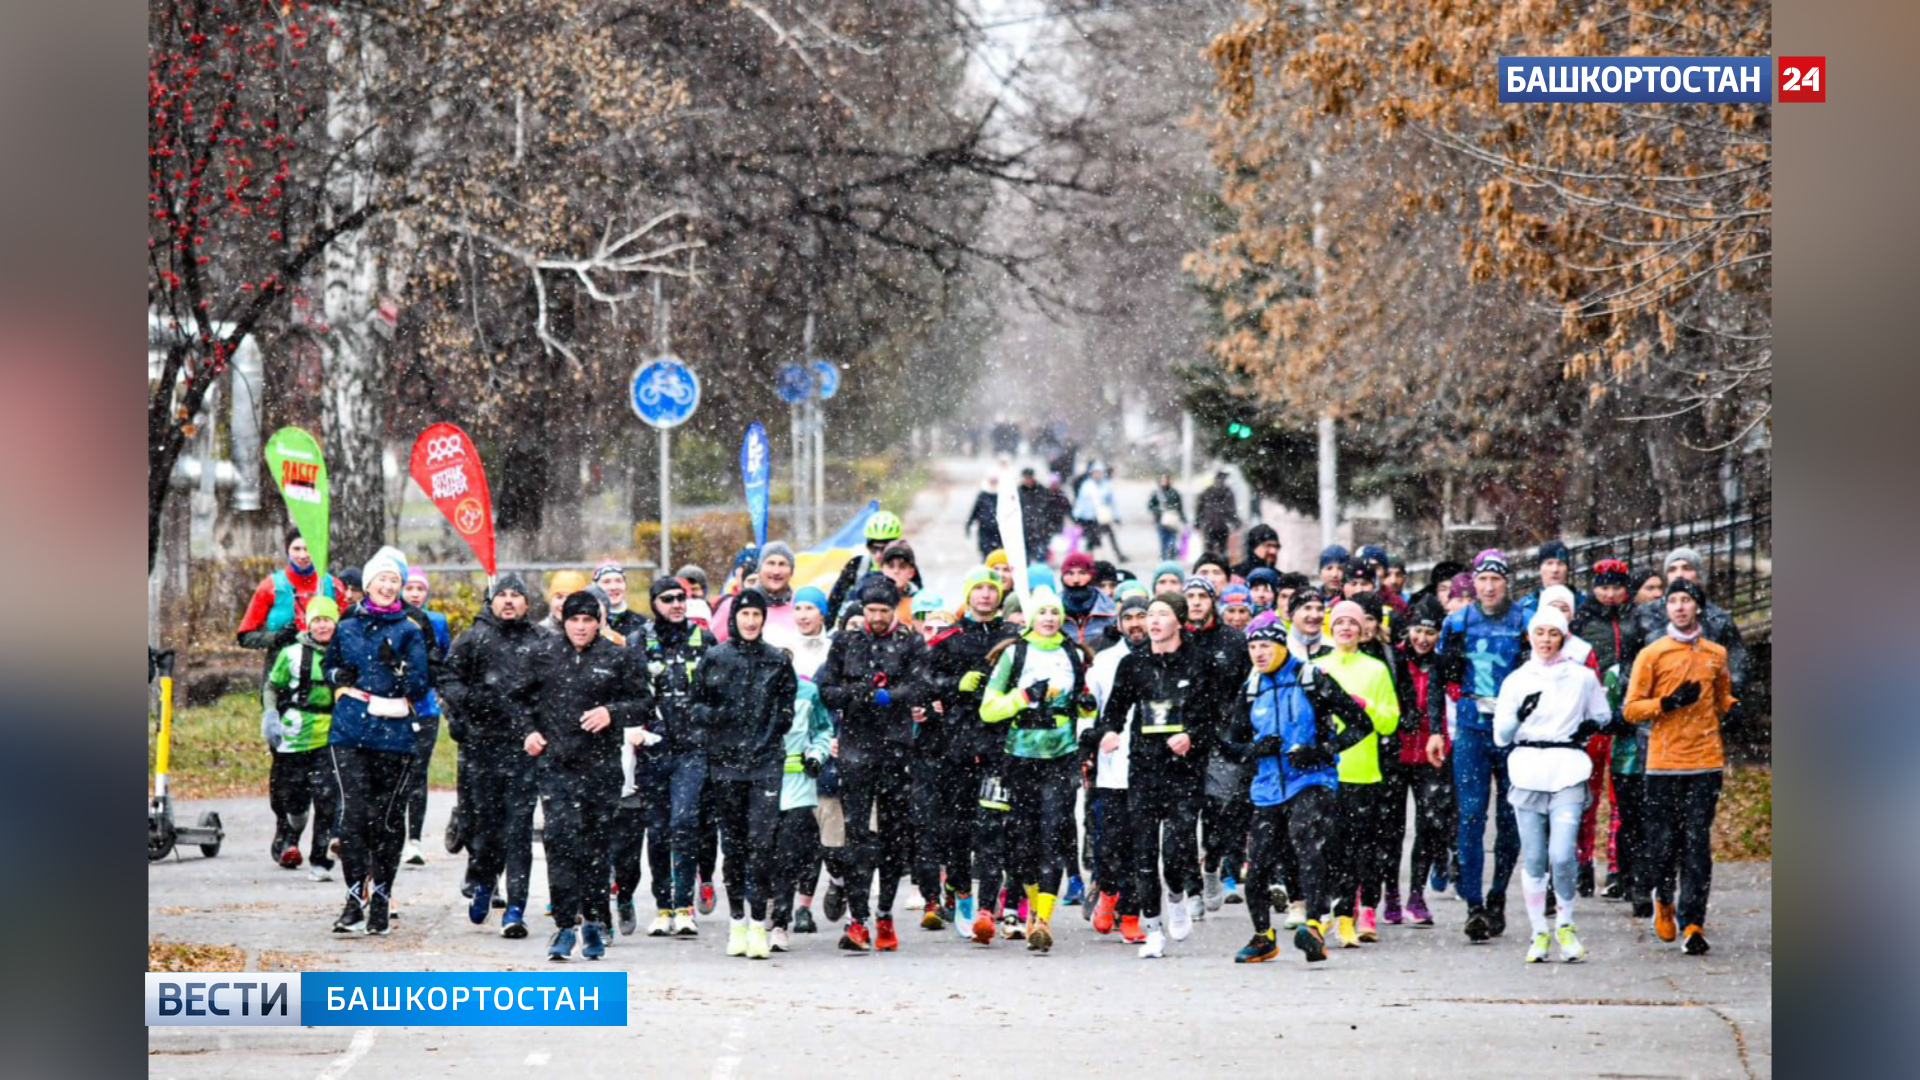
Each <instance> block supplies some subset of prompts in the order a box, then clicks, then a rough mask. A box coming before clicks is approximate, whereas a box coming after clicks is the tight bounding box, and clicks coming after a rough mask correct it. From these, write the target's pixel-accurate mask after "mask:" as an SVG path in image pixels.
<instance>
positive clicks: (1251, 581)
mask: <svg viewBox="0 0 1920 1080" xmlns="http://www.w3.org/2000/svg"><path fill="white" fill-rule="evenodd" d="M1279 599H1280V571H1278V570H1275V569H1274V568H1272V567H1270V566H1261V567H1257V568H1255V570H1254V571H1253V573H1251V574H1248V575H1247V605H1248V607H1249V608H1251V609H1252V612H1251V614H1250V615H1249V616H1248V620H1247V621H1249V622H1251V621H1253V620H1252V616H1253V615H1259V614H1262V613H1264V612H1268V611H1272V610H1274V603H1275V602H1276V601H1278V600H1279ZM1281 610H1285V608H1284V607H1283V608H1282V609H1281ZM1281 632H1282V633H1285V632H1286V628H1285V627H1282V628H1281Z"/></svg>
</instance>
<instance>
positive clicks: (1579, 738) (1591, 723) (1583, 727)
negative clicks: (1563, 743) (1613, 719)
mask: <svg viewBox="0 0 1920 1080" xmlns="http://www.w3.org/2000/svg"><path fill="white" fill-rule="evenodd" d="M1606 728H1607V725H1605V724H1603V723H1601V722H1600V721H1598V720H1591V719H1589V720H1582V721H1580V726H1579V727H1577V728H1574V729H1573V741H1574V742H1575V743H1576V744H1579V745H1582V746H1584V745H1586V742H1587V740H1588V739H1591V738H1593V737H1594V736H1595V735H1598V734H1600V733H1601V732H1602V731H1605V730H1606Z"/></svg>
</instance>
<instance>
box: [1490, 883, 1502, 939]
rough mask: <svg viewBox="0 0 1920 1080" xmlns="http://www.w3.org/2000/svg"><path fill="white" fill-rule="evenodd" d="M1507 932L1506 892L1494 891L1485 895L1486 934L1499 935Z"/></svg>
mask: <svg viewBox="0 0 1920 1080" xmlns="http://www.w3.org/2000/svg"><path fill="white" fill-rule="evenodd" d="M1506 932H1507V894H1506V893H1495V894H1494V895H1492V896H1489V897H1487V936H1488V937H1499V936H1500V935H1501V934H1504V933H1506Z"/></svg>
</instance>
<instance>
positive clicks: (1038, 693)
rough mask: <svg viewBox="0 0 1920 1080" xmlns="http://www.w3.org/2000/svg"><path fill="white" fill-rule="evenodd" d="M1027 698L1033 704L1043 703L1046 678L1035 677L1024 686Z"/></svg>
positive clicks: (1044, 700)
mask: <svg viewBox="0 0 1920 1080" xmlns="http://www.w3.org/2000/svg"><path fill="white" fill-rule="evenodd" d="M1026 691H1027V700H1028V701H1031V702H1033V703H1034V704H1035V705H1041V704H1045V702H1046V700H1047V680H1045V679H1035V680H1034V681H1032V682H1030V683H1028V684H1027V686H1026Z"/></svg>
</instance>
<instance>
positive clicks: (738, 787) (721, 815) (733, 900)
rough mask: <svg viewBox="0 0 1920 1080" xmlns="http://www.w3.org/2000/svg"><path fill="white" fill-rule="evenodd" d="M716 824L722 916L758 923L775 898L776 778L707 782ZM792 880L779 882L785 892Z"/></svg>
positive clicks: (778, 793)
mask: <svg viewBox="0 0 1920 1080" xmlns="http://www.w3.org/2000/svg"><path fill="white" fill-rule="evenodd" d="M707 790H708V791H709V792H711V793H712V794H713V809H714V813H715V815H716V816H717V818H718V819H719V821H718V824H719V826H720V846H721V852H722V854H721V861H720V869H721V872H722V873H723V874H725V876H726V882H727V913H728V914H729V915H731V916H733V917H734V918H736V919H744V918H746V917H747V916H748V913H749V912H751V913H752V916H753V918H754V919H755V920H757V921H762V922H764V921H765V920H766V918H767V906H768V903H769V902H770V901H771V900H772V899H773V895H774V891H775V890H774V881H775V877H774V872H773V870H774V856H775V848H774V839H775V838H774V833H775V830H776V829H777V827H778V825H779V818H780V774H779V773H774V774H772V775H771V776H767V777H765V778H763V779H759V780H722V779H716V778H715V777H714V776H713V775H712V774H708V776H707ZM792 882H793V878H792V877H790V876H788V877H784V878H782V879H781V884H780V888H779V891H780V892H788V891H789V890H790V887H791V884H792Z"/></svg>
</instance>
